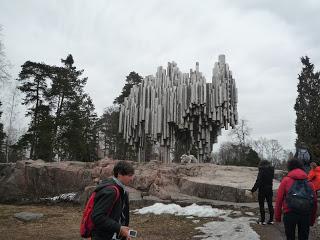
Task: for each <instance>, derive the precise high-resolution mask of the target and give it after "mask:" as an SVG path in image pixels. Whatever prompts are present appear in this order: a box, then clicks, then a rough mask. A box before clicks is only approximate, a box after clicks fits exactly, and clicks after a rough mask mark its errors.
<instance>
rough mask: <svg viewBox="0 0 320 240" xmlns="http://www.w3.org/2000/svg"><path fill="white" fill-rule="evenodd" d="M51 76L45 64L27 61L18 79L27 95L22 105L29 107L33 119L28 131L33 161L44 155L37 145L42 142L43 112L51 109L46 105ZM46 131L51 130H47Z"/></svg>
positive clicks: (28, 114)
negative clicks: (40, 137)
mask: <svg viewBox="0 0 320 240" xmlns="http://www.w3.org/2000/svg"><path fill="white" fill-rule="evenodd" d="M50 76H51V68H50V66H48V65H46V64H44V63H35V62H30V61H27V62H25V63H24V64H23V65H22V70H21V72H20V74H19V78H18V81H19V82H20V86H19V87H18V89H19V90H21V92H23V93H24V94H25V97H24V99H23V103H22V104H24V105H27V106H29V108H28V110H27V114H26V116H30V117H31V124H30V126H29V129H28V135H29V137H30V139H29V141H30V142H29V143H30V158H31V159H37V158H39V155H42V154H39V152H38V150H39V149H40V148H39V147H37V145H38V144H39V140H40V139H39V136H40V135H41V134H42V133H41V132H40V129H41V128H40V127H39V126H40V125H41V124H42V123H41V121H42V120H43V116H42V112H41V111H42V109H45V108H49V106H48V104H47V103H46V95H47V84H48V80H49V78H50ZM40 116H41V117H40ZM45 131H50V130H47V129H45ZM36 149H37V151H36Z"/></svg>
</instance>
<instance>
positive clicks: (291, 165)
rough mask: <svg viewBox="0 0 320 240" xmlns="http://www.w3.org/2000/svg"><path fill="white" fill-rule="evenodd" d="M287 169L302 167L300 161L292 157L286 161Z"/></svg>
mask: <svg viewBox="0 0 320 240" xmlns="http://www.w3.org/2000/svg"><path fill="white" fill-rule="evenodd" d="M287 168H288V171H292V170H293V169H296V168H300V169H303V166H302V162H301V161H299V159H298V158H296V157H294V158H292V159H291V160H289V161H288V163H287Z"/></svg>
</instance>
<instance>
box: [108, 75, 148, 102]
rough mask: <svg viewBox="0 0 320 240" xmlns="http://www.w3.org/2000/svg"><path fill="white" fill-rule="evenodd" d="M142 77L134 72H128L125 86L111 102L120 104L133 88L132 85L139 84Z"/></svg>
mask: <svg viewBox="0 0 320 240" xmlns="http://www.w3.org/2000/svg"><path fill="white" fill-rule="evenodd" d="M141 81H142V77H141V76H140V75H139V74H138V73H136V72H134V71H133V72H130V73H129V75H128V76H127V77H126V84H125V85H124V87H123V88H122V92H121V94H120V95H119V96H118V97H116V99H115V100H114V101H113V103H114V104H121V103H123V101H124V98H125V97H128V96H129V94H130V90H131V88H132V87H133V85H138V84H139V83H141Z"/></svg>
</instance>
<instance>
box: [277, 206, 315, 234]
mask: <svg viewBox="0 0 320 240" xmlns="http://www.w3.org/2000/svg"><path fill="white" fill-rule="evenodd" d="M310 221H311V216H310V214H307V215H300V214H297V213H293V212H288V213H285V214H283V223H284V229H285V232H286V236H287V240H295V232H296V226H298V240H308V237H309V228H310Z"/></svg>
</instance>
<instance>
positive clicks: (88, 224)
mask: <svg viewBox="0 0 320 240" xmlns="http://www.w3.org/2000/svg"><path fill="white" fill-rule="evenodd" d="M106 187H107V188H113V189H114V190H115V192H116V197H115V199H114V200H113V203H112V206H111V208H110V209H109V210H108V212H107V214H108V215H110V213H111V211H112V209H113V206H114V204H115V203H116V202H117V201H118V199H119V197H120V192H119V189H118V188H117V187H116V186H115V185H109V186H106ZM96 194H97V192H95V191H94V192H93V193H92V194H91V195H90V197H89V200H88V202H87V204H86V207H85V209H84V212H83V215H82V219H81V223H80V235H81V237H83V238H89V237H91V233H92V229H93V228H94V224H93V222H92V218H91V215H92V211H93V205H94V198H95V196H96Z"/></svg>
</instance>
